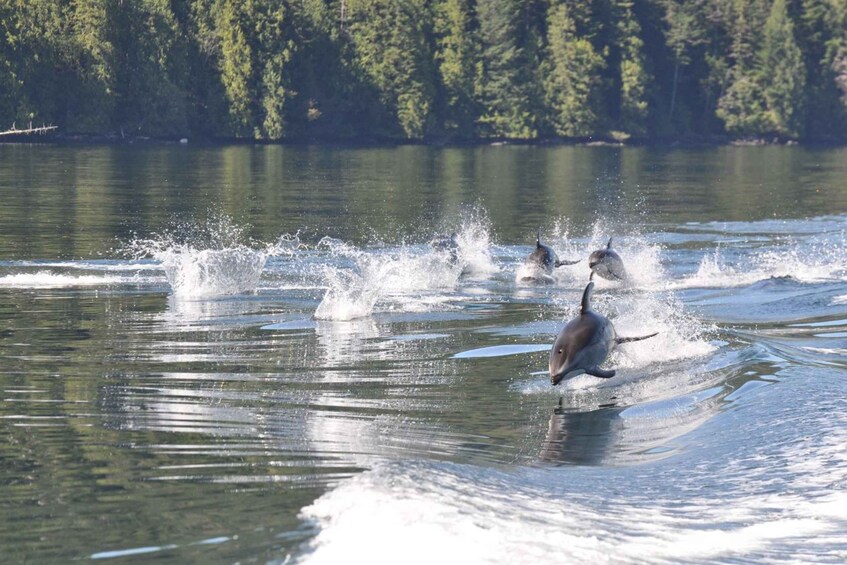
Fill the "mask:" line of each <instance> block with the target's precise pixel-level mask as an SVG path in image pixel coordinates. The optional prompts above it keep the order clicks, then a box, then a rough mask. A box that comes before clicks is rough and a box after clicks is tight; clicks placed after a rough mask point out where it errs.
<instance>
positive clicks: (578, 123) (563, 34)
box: [544, 1, 605, 137]
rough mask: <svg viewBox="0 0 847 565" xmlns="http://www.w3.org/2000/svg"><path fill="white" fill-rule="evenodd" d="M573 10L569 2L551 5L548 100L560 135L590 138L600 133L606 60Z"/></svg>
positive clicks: (556, 130)
mask: <svg viewBox="0 0 847 565" xmlns="http://www.w3.org/2000/svg"><path fill="white" fill-rule="evenodd" d="M572 12H573V9H572V3H570V2H567V1H563V2H558V3H553V4H552V5H551V6H550V12H549V17H548V22H547V24H548V25H547V42H548V57H547V61H546V64H547V68H546V70H547V73H546V80H545V82H544V88H545V99H546V102H547V105H548V107H549V120H550V122H551V124H552V126H553V131H554V132H555V133H556V135H562V136H566V137H586V136H590V135H594V134H596V133H598V129H599V122H600V111H601V108H602V105H601V104H600V100H601V96H602V93H601V87H602V82H601V79H600V77H601V76H602V72H603V70H604V67H605V62H604V60H603V57H602V56H601V54H599V53H597V52H596V51H595V50H594V46H593V45H592V44H591V41H589V39H588V38H587V37H584V36H580V35H579V34H578V33H577V27H576V21H575V20H574V17H573V16H572V15H571V14H572Z"/></svg>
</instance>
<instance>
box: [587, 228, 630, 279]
mask: <svg viewBox="0 0 847 565" xmlns="http://www.w3.org/2000/svg"><path fill="white" fill-rule="evenodd" d="M612 239H613V238H611V237H610V238H609V243H607V244H606V247H605V248H604V249H598V250H597V251H594V252H593V253H592V254H591V255H590V256H589V257H588V266H589V267H590V268H591V276H589V277H588V280H591V279H593V278H594V275H595V274H596V275H598V276H600V277H603V278H604V279H608V280H610V281H622V280H625V279H626V269H624V266H623V261H622V260H621V256H620V255H618V253H617V252H616V251H615V250H614V249H612Z"/></svg>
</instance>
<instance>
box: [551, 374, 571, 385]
mask: <svg viewBox="0 0 847 565" xmlns="http://www.w3.org/2000/svg"><path fill="white" fill-rule="evenodd" d="M566 372H567V371H560V372H558V373H556V374H555V375H554V374H552V373H551V374H550V382H551V383H553V386H556V385H557V384H559V383H560V382H562V379H564V378H565V374H566Z"/></svg>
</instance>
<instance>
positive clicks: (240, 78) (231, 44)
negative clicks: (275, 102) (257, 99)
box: [214, 0, 255, 136]
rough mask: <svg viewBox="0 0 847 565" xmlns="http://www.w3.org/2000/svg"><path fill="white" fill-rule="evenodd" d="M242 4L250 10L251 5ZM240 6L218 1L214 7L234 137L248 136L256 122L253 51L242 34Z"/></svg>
mask: <svg viewBox="0 0 847 565" xmlns="http://www.w3.org/2000/svg"><path fill="white" fill-rule="evenodd" d="M244 4H246V5H247V7H249V6H250V5H251V4H252V2H250V0H248V1H247V2H246V3H244ZM241 6H242V2H241V1H240V0H219V2H217V3H216V5H215V6H214V29H215V31H216V35H217V37H216V44H217V45H218V49H219V52H218V54H217V55H218V65H219V67H220V73H221V82H222V83H223V87H224V91H225V92H226V99H227V102H228V104H229V108H228V109H229V117H230V122H231V128H232V130H231V131H232V132H233V133H234V134H235V135H236V136H245V135H249V134H250V133H251V126H252V125H253V124H254V123H255V122H254V117H253V112H252V107H251V100H252V94H253V93H252V91H253V85H252V78H253V52H252V50H251V49H250V44H249V43H248V41H247V33H246V31H245V28H246V27H247V22H246V21H245V20H246V19H247V13H245V12H246V9H245V10H243V9H242V8H241Z"/></svg>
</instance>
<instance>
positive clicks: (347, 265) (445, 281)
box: [315, 210, 499, 321]
mask: <svg viewBox="0 0 847 565" xmlns="http://www.w3.org/2000/svg"><path fill="white" fill-rule="evenodd" d="M453 233H454V234H455V236H454V237H453V239H454V241H455V242H456V249H455V251H454V254H453V253H451V251H450V250H444V249H440V250H439V249H436V248H433V247H431V246H429V245H423V246H421V245H406V244H402V245H400V246H395V247H392V246H382V247H374V248H359V247H356V246H354V245H351V244H349V243H346V242H343V241H339V240H335V239H332V238H328V237H326V238H323V239H322V240H321V241H320V242H319V243H318V246H317V247H318V249H321V250H324V251H325V252H326V253H327V254H328V255H329V258H330V260H329V261H326V262H325V263H328V264H327V265H324V266H323V267H322V268H321V270H322V278H323V280H324V281H325V284H326V287H327V290H326V293H325V294H324V297H323V299H322V300H321V302H320V304H318V307H317V309H316V310H315V318H316V319H319V320H339V321H342V320H353V319H357V318H362V317H365V316H369V315H371V314H372V313H373V312H374V311H375V309H377V308H381V309H383V310H385V311H393V312H397V311H402V312H428V311H432V310H443V309H446V308H450V307H451V306H450V304H449V303H450V301H451V300H452V299H451V297H449V296H447V295H446V294H445V291H452V290H455V289H456V288H457V286H458V284H459V281H460V278H461V277H462V276H463V275H464V276H468V277H470V278H482V277H486V276H489V275H491V274H493V273H496V272H497V271H498V270H499V269H498V267H497V265H496V264H495V262H494V260H493V258H492V257H491V251H490V245H491V229H490V222H489V220H488V219H487V217H486V216H485V215H484V214H483V213H482V212H480V211H479V210H473V211H470V212H467V213H466V214H465V215H463V217H462V220H461V224H460V226H459V229H457V230H455V231H454V232H453Z"/></svg>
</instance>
